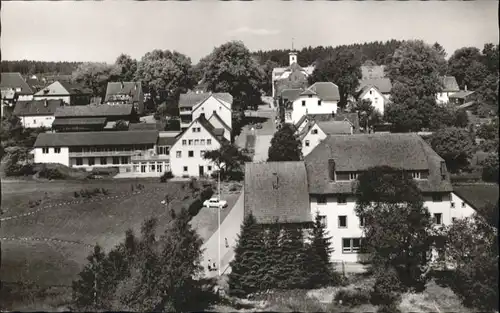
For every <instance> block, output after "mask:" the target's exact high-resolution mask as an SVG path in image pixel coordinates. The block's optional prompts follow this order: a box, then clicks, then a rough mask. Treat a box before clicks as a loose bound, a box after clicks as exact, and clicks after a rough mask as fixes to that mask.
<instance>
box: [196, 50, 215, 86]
mask: <svg viewBox="0 0 500 313" xmlns="http://www.w3.org/2000/svg"><path fill="white" fill-rule="evenodd" d="M211 57H212V55H211V54H209V55H206V56H204V57H203V58H201V59H200V61H198V63H196V65H194V66H193V78H194V80H195V81H196V83H198V82H200V81H203V79H204V77H205V72H206V70H207V68H208V65H209V64H210V60H211Z"/></svg>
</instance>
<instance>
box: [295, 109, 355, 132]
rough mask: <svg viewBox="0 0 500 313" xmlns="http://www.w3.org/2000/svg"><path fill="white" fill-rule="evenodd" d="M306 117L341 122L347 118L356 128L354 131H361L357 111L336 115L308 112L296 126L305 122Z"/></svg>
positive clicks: (317, 120) (319, 120) (321, 120)
mask: <svg viewBox="0 0 500 313" xmlns="http://www.w3.org/2000/svg"><path fill="white" fill-rule="evenodd" d="M306 117H309V118H311V119H312V120H314V121H316V122H328V121H338V122H340V121H344V120H347V121H349V122H350V123H351V125H352V127H353V128H354V133H357V132H359V116H358V114H357V113H355V112H353V113H338V114H335V115H332V114H308V115H307V116H306V115H303V116H302V117H301V118H300V120H299V122H297V124H295V126H296V127H298V126H299V125H300V124H302V122H304V120H305V119H306Z"/></svg>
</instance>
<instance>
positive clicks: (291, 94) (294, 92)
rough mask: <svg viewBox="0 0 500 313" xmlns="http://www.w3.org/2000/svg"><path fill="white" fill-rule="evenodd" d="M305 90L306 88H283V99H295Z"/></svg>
mask: <svg viewBox="0 0 500 313" xmlns="http://www.w3.org/2000/svg"><path fill="white" fill-rule="evenodd" d="M303 91H304V89H299V88H297V89H283V91H282V92H281V95H280V96H281V98H282V99H283V101H285V102H286V101H293V100H295V99H297V97H298V96H299V95H300V94H301V93H302V92H303Z"/></svg>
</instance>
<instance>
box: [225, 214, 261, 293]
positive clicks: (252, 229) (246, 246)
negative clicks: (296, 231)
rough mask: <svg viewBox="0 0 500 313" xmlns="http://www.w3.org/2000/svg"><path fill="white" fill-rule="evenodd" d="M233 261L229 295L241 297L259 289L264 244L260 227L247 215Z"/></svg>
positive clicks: (253, 218)
mask: <svg viewBox="0 0 500 313" xmlns="http://www.w3.org/2000/svg"><path fill="white" fill-rule="evenodd" d="M237 242H238V243H237V245H236V248H235V250H234V260H233V261H231V273H230V274H229V281H228V284H229V293H230V294H231V295H234V296H237V297H241V296H245V295H248V294H250V293H254V292H257V291H258V290H260V289H261V284H262V282H263V281H262V278H263V277H262V271H261V270H260V269H261V267H262V265H263V262H264V261H265V260H264V258H263V257H264V253H265V249H264V247H265V242H264V235H263V232H262V229H261V227H259V225H258V224H257V221H256V220H255V217H254V216H253V215H252V214H251V213H250V214H248V215H247V216H246V217H245V219H244V221H243V224H242V225H241V231H240V234H239V235H238V241H237Z"/></svg>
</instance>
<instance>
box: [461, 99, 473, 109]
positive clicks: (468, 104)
mask: <svg viewBox="0 0 500 313" xmlns="http://www.w3.org/2000/svg"><path fill="white" fill-rule="evenodd" d="M476 104H478V103H477V102H476V101H469V102H466V103H464V104H461V105H457V109H467V108H469V107H471V106H473V105H476Z"/></svg>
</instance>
